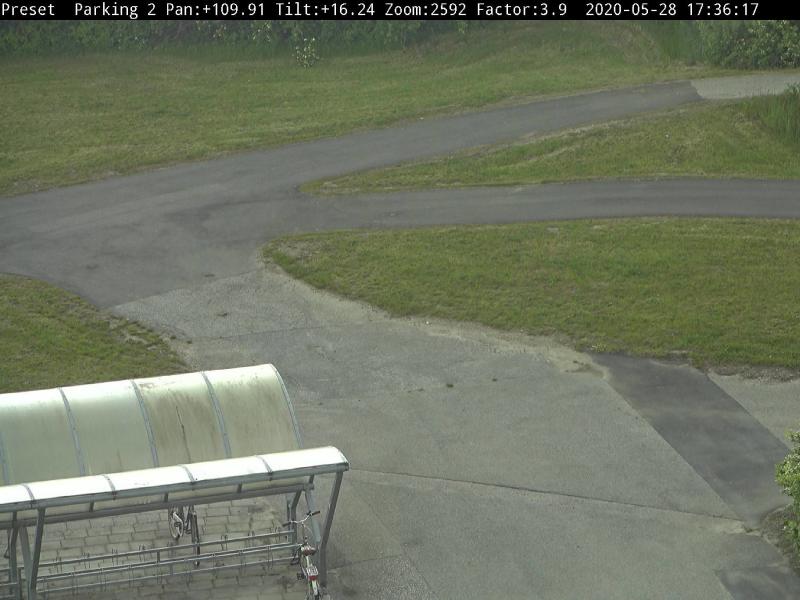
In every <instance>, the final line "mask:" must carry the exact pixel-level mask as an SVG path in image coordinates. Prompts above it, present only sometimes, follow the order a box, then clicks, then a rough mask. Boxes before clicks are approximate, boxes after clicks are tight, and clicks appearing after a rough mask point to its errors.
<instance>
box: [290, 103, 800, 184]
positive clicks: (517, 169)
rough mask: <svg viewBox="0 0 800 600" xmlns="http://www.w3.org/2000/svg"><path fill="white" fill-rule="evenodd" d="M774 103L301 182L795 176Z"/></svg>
mask: <svg viewBox="0 0 800 600" xmlns="http://www.w3.org/2000/svg"><path fill="white" fill-rule="evenodd" d="M774 102H775V100H774V99H759V100H758V101H754V102H750V101H747V102H736V103H730V102H728V103H713V104H699V105H696V106H690V107H687V108H681V109H678V110H672V111H668V112H666V113H660V114H658V115H651V116H644V117H637V118H635V119H631V120H627V121H620V122H616V123H611V124H603V125H597V126H592V127H588V128H583V129H579V130H575V131H569V132H565V133H559V134H556V135H552V136H548V137H545V138H541V139H537V140H534V141H532V142H524V143H519V144H515V145H511V146H501V147H488V148H478V149H474V150H471V151H468V152H462V153H460V154H456V155H453V156H447V157H443V158H440V159H435V160H432V161H428V162H423V163H415V164H404V165H398V166H396V167H391V168H386V169H377V170H372V171H365V172H361V173H354V174H352V175H347V176H345V177H341V178H338V179H334V180H331V181H327V182H314V183H311V184H309V185H307V186H306V187H305V188H304V189H306V190H307V191H310V192H314V193H329V194H344V193H347V194H352V193H357V192H389V191H396V190H403V189H417V188H436V187H463V186H476V185H521V184H531V183H543V182H552V181H573V180H580V179H584V180H585V179H604V178H623V179H624V178H644V177H647V178H652V177H679V176H690V177H754V178H788V179H792V178H800V143H798V142H797V141H794V139H793V138H792V137H789V136H788V135H785V134H784V133H783V132H781V131H778V130H776V129H775V128H773V127H771V126H769V125H767V124H766V123H765V122H764V121H763V120H762V118H761V116H760V115H761V113H762V112H767V111H768V110H769V107H770V106H771V104H773V103H774ZM792 108H793V109H794V110H795V111H797V112H800V102H797V101H796V100H795V103H794V105H793V106H792Z"/></svg>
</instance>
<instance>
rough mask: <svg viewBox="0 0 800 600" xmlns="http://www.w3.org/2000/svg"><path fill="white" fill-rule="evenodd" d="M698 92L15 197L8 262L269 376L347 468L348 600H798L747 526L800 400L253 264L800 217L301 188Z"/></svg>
mask: <svg viewBox="0 0 800 600" xmlns="http://www.w3.org/2000/svg"><path fill="white" fill-rule="evenodd" d="M703 85H706V89H705V91H703V95H704V96H711V95H713V90H720V89H723V88H725V86H726V85H728V84H727V82H723V83H720V84H716V85H709V84H695V85H693V84H691V83H687V82H684V83H672V84H665V85H656V86H647V87H641V88H636V89H631V90H621V91H608V92H600V93H595V94H586V95H582V96H575V97H571V98H565V99H558V100H550V101H545V102H539V103H535V104H531V105H525V106H515V107H508V108H501V109H497V110H492V111H487V112H483V113H476V114H467V115H460V116H456V117H451V118H445V119H437V120H433V121H430V122H419V123H415V124H411V125H406V126H403V127H397V128H391V129H386V130H382V131H378V132H369V133H360V134H354V135H350V136H346V137H343V138H339V139H335V140H323V141H318V142H313V143H307V144H299V145H295V146H289V147H285V148H280V149H276V150H270V151H265V152H254V153H249V154H246V155H241V156H233V157H228V158H223V159H219V160H215V161H209V162H204V163H194V164H190V165H182V166H178V167H170V168H166V169H161V170H158V171H154V172H151V173H144V174H140V175H134V176H130V177H123V178H117V179H113V180H108V181H101V182H97V183H92V184H87V185H81V186H74V187H70V188H66V189H59V190H52V191H49V192H44V193H41V194H35V195H30V196H24V197H18V198H12V199H5V200H3V201H0V251H1V252H2V254H0V271H9V272H18V273H24V274H29V275H33V276H36V277H41V278H44V279H47V280H49V281H53V282H56V283H58V284H60V285H62V286H64V287H67V288H69V289H72V290H75V291H77V292H79V293H81V294H83V295H84V296H86V297H88V298H89V299H91V300H93V301H94V302H96V303H98V304H100V305H101V306H104V307H109V308H112V309H113V310H114V311H116V312H118V313H120V314H123V315H126V316H128V317H131V318H137V319H139V320H141V321H143V322H145V323H148V324H150V325H153V326H155V327H159V328H161V329H164V330H166V331H170V332H173V333H175V334H176V335H177V336H178V339H179V342H178V346H179V348H180V349H181V352H182V353H183V354H184V355H185V356H186V357H187V358H188V359H189V360H190V361H191V362H192V363H193V364H194V365H196V366H197V367H198V368H222V367H227V366H238V365H242V364H253V363H259V362H273V363H275V364H276V365H277V366H278V368H279V369H280V370H281V372H282V373H283V374H284V376H285V377H286V379H287V384H288V387H289V390H290V393H292V395H293V398H294V400H295V403H296V404H297V408H298V414H299V417H300V420H301V423H302V424H303V427H304V430H305V435H306V438H307V440H308V441H309V442H310V443H334V444H337V445H339V446H340V447H341V448H343V449H344V451H345V453H346V454H347V455H348V456H349V457H350V458H351V461H352V463H353V465H354V467H355V468H354V471H353V472H352V473H350V474H349V475H350V476H349V477H348V478H347V484H346V486H345V487H344V490H343V495H344V500H343V503H342V509H341V514H340V515H339V518H338V520H337V523H336V533H335V545H334V547H333V548H332V560H333V563H334V566H335V567H336V569H335V574H336V576H335V582H334V586H333V587H332V590H333V593H334V597H336V598H346V597H354V598H369V599H374V598H442V599H450V598H476V599H478V598H481V599H483V598H511V597H517V598H553V599H555V598H670V597H672V598H704V599H705V598H727V599H730V598H736V599H739V598H749V597H759V598H773V597H774V598H781V597H791V596H792V595H795V596H797V595H798V594H800V591H798V587H797V582H796V581H795V579H794V578H793V576H791V574H790V573H789V571H788V568H787V565H786V563H785V561H784V560H783V559H782V557H781V556H780V555H779V554H778V552H777V551H776V550H775V549H774V548H773V547H772V546H770V545H769V544H767V543H766V542H765V541H764V540H763V539H762V538H761V537H760V536H759V535H758V534H757V533H754V532H752V531H751V527H752V526H753V525H754V524H755V523H757V522H758V520H759V519H760V518H761V516H763V514H764V513H765V512H766V511H768V510H770V509H772V508H774V507H776V506H778V505H780V504H781V503H782V502H784V499H783V498H782V497H781V495H780V492H779V490H778V489H777V487H776V486H775V485H774V484H773V483H772V481H771V477H770V476H769V473H771V471H772V468H773V464H774V462H775V461H776V460H777V459H778V458H779V457H780V456H781V455H782V454H783V453H785V451H786V447H785V446H784V445H783V442H782V441H780V439H779V437H780V428H781V426H782V425H781V424H785V423H788V422H789V420H790V419H796V418H797V416H798V414H800V412H798V411H797V398H798V397H800V384H797V383H785V384H769V385H765V384H757V383H751V382H746V381H742V380H740V379H738V378H723V377H717V376H714V377H713V378H712V379H710V378H709V377H707V376H705V375H703V374H701V373H698V372H696V371H694V370H692V369H689V368H687V367H681V366H676V365H666V364H661V363H658V362H655V361H646V360H630V359H625V358H622V357H613V356H587V355H583V354H579V353H576V352H573V351H571V350H569V349H566V348H563V347H560V346H559V345H557V344H555V343H553V342H552V341H548V340H536V339H529V338H526V337H522V336H514V335H507V334H498V333H496V332H492V331H487V330H483V329H481V328H477V327H472V326H465V325H453V324H447V323H438V322H437V323H427V322H425V321H420V320H413V319H412V320H407V319H391V318H388V317H387V316H386V315H384V314H382V313H380V312H378V311H375V310H373V309H370V308H369V307H364V306H361V305H359V304H356V303H352V302H345V301H342V300H338V299H335V298H331V297H330V296H328V295H326V294H322V293H319V292H317V291H315V290H313V289H310V288H308V287H307V286H305V285H304V284H302V283H299V282H296V281H293V280H291V279H289V278H287V277H285V276H284V275H282V274H280V273H277V272H273V271H270V270H264V269H263V268H262V267H261V266H260V264H259V263H258V260H257V252H258V248H259V247H260V245H261V244H263V242H264V241H265V240H267V239H269V238H271V237H273V236H276V235H280V234H284V233H288V232H295V231H313V230H322V229H327V228H339V227H360V226H374V227H385V226H404V225H423V224H433V223H466V222H506V221H516V220H524V219H549V218H576V217H580V216H617V215H641V214H649V215H652V214H731V215H751V216H781V217H797V216H800V214H799V213H800V201H799V200H798V198H800V183H797V182H762V181H736V182H729V181H700V180H679V181H660V182H608V183H602V184H597V183H592V184H574V185H548V186H532V187H523V188H507V189H501V190H496V189H472V190H466V191H459V192H452V191H450V192H430V193H416V194H402V195H393V196H375V197H368V198H355V199H347V198H338V199H335V200H331V199H317V198H310V197H306V196H303V195H301V194H299V193H298V192H297V191H296V188H297V186H298V184H300V183H302V182H304V181H307V180H309V179H312V178H318V177H325V176H333V175H337V174H341V173H346V172H349V171H352V170H355V169H363V168H368V167H374V166H380V165H385V164H391V163H394V162H398V161H401V160H406V159H410V158H418V157H420V156H429V155H436V154H441V153H444V152H450V151H454V150H456V149H459V148H462V147H468V146H473V145H476V144H483V143H489V142H494V141H502V140H507V139H512V138H517V137H520V136H522V135H527V134H535V133H542V132H546V131H553V130H557V129H560V128H564V127H571V126H576V125H580V124H585V123H590V122H595V121H601V120H607V119H612V118H617V117H622V116H625V115H630V114H636V113H642V112H647V111H651V110H658V109H661V108H666V107H671V106H679V105H682V104H686V103H689V102H698V101H701V95H700V94H699V93H698V91H697V90H698V89H700V90H701V91H702V90H703V89H704V88H703ZM734 87H735V86H734ZM709 90H711V91H709ZM189 342H191V343H189ZM698 407H700V408H699V409H698ZM688 411H692V412H691V413H689V412H688ZM732 437H733V438H734V439H736V440H737V443H731V438H732ZM739 442H741V443H739ZM765 473H766V474H767V475H765ZM748 594H749V595H748ZM754 595H755V596H754Z"/></svg>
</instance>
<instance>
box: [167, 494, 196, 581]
mask: <svg viewBox="0 0 800 600" xmlns="http://www.w3.org/2000/svg"><path fill="white" fill-rule="evenodd" d="M167 524H168V526H169V533H170V535H171V536H172V539H174V540H175V541H176V542H177V541H178V540H180V539H181V536H183V534H184V533H188V534H190V535H191V536H192V543H193V544H194V545H195V554H197V555H198V556H199V555H200V527H198V525H197V511H196V510H195V509H194V506H189V507H186V508H184V507H183V506H171V507H170V508H169V509H168V510H167ZM194 566H195V567H199V566H200V562H199V561H195V563H194Z"/></svg>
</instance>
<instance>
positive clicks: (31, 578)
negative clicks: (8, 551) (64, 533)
mask: <svg viewBox="0 0 800 600" xmlns="http://www.w3.org/2000/svg"><path fill="white" fill-rule="evenodd" d="M21 529H22V531H21V532H20V533H21V534H22V537H21V539H22V559H23V561H24V562H25V582H26V587H27V588H28V594H27V595H28V600H36V597H37V596H36V579H37V578H38V576H39V559H40V558H41V556H42V539H43V538H44V509H43V508H40V509H39V511H38V516H37V518H36V530H35V533H34V538H33V551H31V548H30V539H29V538H28V528H27V527H22V528H21Z"/></svg>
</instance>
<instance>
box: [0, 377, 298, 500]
mask: <svg viewBox="0 0 800 600" xmlns="http://www.w3.org/2000/svg"><path fill="white" fill-rule="evenodd" d="M301 447H302V443H301V439H300V434H299V430H298V427H297V423H296V421H295V419H294V412H293V409H292V405H291V402H290V400H289V397H288V394H287V393H286V388H285V386H284V385H283V381H282V380H281V377H280V375H279V374H278V371H277V370H276V369H275V367H273V366H272V365H258V366H254V367H244V368H238V369H227V370H220V371H206V372H198V373H186V374H180V375H168V376H165V377H154V378H149V379H134V380H127V381H114V382H109V383H97V384H92V385H79V386H73V387H64V388H55V389H49V390H38V391H32V392H20V393H13V394H0V485H5V486H10V485H13V484H22V483H27V482H31V481H46V480H53V479H66V478H70V477H81V476H87V475H102V474H105V473H122V472H129V471H137V470H141V469H152V468H154V467H168V466H173V465H185V464H189V463H202V462H204V461H214V460H219V459H226V458H238V457H245V456H255V455H260V454H269V453H274V452H284V451H289V450H297V449H299V448H301ZM98 483H99V482H98ZM0 489H2V488H0Z"/></svg>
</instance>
